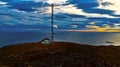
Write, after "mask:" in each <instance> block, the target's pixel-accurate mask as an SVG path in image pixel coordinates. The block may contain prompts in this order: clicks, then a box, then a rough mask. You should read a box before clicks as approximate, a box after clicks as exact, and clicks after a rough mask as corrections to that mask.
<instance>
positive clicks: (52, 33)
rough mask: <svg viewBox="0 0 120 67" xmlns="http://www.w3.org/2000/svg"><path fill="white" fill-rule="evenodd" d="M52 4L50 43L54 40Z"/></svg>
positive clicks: (52, 11)
mask: <svg viewBox="0 0 120 67" xmlns="http://www.w3.org/2000/svg"><path fill="white" fill-rule="evenodd" d="M53 25H54V4H53V3H52V4H51V42H53V40H54V27H53Z"/></svg>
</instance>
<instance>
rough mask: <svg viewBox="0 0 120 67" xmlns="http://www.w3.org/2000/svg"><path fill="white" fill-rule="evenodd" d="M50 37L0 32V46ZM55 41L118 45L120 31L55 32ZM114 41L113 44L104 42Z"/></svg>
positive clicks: (37, 33) (36, 33)
mask: <svg viewBox="0 0 120 67" xmlns="http://www.w3.org/2000/svg"><path fill="white" fill-rule="evenodd" d="M46 37H48V38H50V33H41V32H3V31H2V32H0V47H3V46H7V45H12V44H18V43H28V42H38V41H41V40H42V39H44V38H46ZM54 40H55V41H64V42H73V43H79V44H88V45H95V46H98V45H115V46H118V45H120V33H107V32H104V33H103V32H56V33H55V35H54ZM106 41H110V42H114V44H110V43H106Z"/></svg>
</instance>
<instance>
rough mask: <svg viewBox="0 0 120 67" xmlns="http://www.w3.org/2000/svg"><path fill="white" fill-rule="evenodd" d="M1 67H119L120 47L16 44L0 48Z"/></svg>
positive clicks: (60, 43) (64, 43)
mask: <svg viewBox="0 0 120 67" xmlns="http://www.w3.org/2000/svg"><path fill="white" fill-rule="evenodd" d="M0 67H120V47H118V46H88V45H80V44H74V43H67V42H54V43H52V44H51V45H41V44H40V43H25V44H17V45H11V46H6V47H2V48H0Z"/></svg>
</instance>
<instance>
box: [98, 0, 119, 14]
mask: <svg viewBox="0 0 120 67" xmlns="http://www.w3.org/2000/svg"><path fill="white" fill-rule="evenodd" d="M98 3H99V6H98V8H100V9H105V10H112V11H115V12H114V14H118V15H120V1H119V0H98Z"/></svg>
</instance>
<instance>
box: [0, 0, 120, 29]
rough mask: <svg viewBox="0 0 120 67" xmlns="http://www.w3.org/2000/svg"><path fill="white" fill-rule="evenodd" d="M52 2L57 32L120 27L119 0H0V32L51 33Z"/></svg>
mask: <svg viewBox="0 0 120 67" xmlns="http://www.w3.org/2000/svg"><path fill="white" fill-rule="evenodd" d="M51 3H54V29H55V30H85V29H87V28H88V25H93V26H99V27H106V28H120V27H119V25H120V20H119V19H120V5H119V4H120V1H119V0H0V30H9V31H13V30H15V31H47V30H50V26H51Z"/></svg>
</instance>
